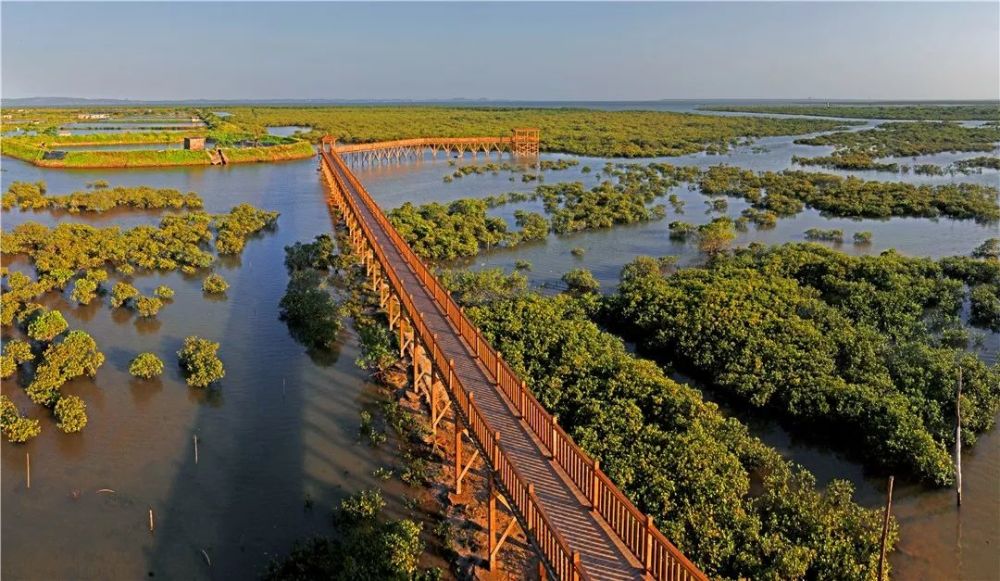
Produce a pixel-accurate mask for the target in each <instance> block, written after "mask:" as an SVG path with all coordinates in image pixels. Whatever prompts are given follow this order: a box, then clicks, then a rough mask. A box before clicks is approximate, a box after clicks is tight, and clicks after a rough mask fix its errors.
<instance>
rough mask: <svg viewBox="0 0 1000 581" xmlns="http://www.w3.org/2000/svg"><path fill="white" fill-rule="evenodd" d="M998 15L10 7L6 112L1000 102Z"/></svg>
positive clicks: (778, 6)
mask: <svg viewBox="0 0 1000 581" xmlns="http://www.w3.org/2000/svg"><path fill="white" fill-rule="evenodd" d="M998 30H1000V3H998V2H984V3H974V4H973V3H968V4H966V3H884V4H876V3H864V4H856V3H833V4H826V3H803V2H797V3H768V4H758V3H735V4H733V3H707V2H700V3H637V4H623V3H614V4H612V3H584V4H576V3H516V4H457V3H443V4H432V3H407V4H396V3H368V4H362V3H347V4H344V3H341V4H333V3H214V4H205V3H160V4H152V3H71V4H54V3H20V2H17V3H10V2H4V3H3V4H2V19H0V33H2V51H3V52H2V68H0V82H2V88H0V92H2V95H3V97H7V98H12V97H30V96H70V97H89V98H98V97H105V98H132V99H195V98H212V99H239V98H257V99H267V98H328V99H369V98H374V99H393V98H400V99H434V98H452V97H467V98H481V97H482V98H493V99H556V100H558V99H580V100H642V99H667V98H675V99H682V98H806V97H814V98H830V99H836V98H858V99H996V98H998V91H1000V88H998V87H1000V56H998V52H1000V49H998V47H1000V32H998Z"/></svg>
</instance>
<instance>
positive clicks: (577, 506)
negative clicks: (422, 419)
mask: <svg viewBox="0 0 1000 581" xmlns="http://www.w3.org/2000/svg"><path fill="white" fill-rule="evenodd" d="M321 156H322V159H321V163H322V164H323V166H324V168H323V169H324V172H326V175H327V177H328V179H330V178H332V179H331V180H330V181H331V183H332V184H334V185H335V187H336V188H337V189H339V190H340V192H339V195H341V196H343V198H344V199H343V200H342V203H343V205H344V208H345V209H346V212H345V214H347V213H352V214H353V215H354V216H353V217H354V219H356V220H358V221H359V222H360V223H361V224H360V225H359V227H358V230H359V231H360V232H362V233H363V234H364V236H365V238H367V239H368V240H367V242H368V243H369V244H371V245H372V246H373V247H377V248H376V251H375V253H374V254H375V255H377V260H378V263H379V267H380V268H382V269H385V270H387V271H391V272H386V273H385V274H386V276H387V277H388V279H389V280H390V281H391V283H392V285H391V286H394V287H395V286H398V287H400V288H395V289H394V291H395V292H397V293H399V294H400V295H402V296H403V298H402V301H403V303H404V304H405V305H407V306H408V309H412V311H411V312H410V316H411V318H412V319H413V320H414V325H415V327H416V329H417V331H418V333H417V334H418V335H419V336H421V337H422V338H427V339H430V341H426V340H425V341H424V342H425V344H426V343H428V342H430V343H434V344H433V345H431V344H427V345H426V349H427V351H428V353H432V357H431V360H432V361H433V362H434V364H435V367H438V368H439V372H440V373H442V374H443V375H442V376H446V377H448V381H447V384H448V386H452V384H454V385H455V386H456V387H453V388H452V389H453V390H454V391H453V393H451V396H452V398H453V399H454V400H455V401H454V403H455V406H456V409H458V410H462V414H463V416H464V418H463V419H464V421H465V422H466V423H467V425H468V426H469V433H470V435H471V436H474V438H475V440H476V444H477V445H478V446H479V447H480V449H481V450H482V451H483V457H484V459H485V460H487V462H489V464H490V465H491V468H492V470H493V471H494V472H495V473H496V474H497V477H496V478H497V480H498V481H499V486H500V487H501V488H502V489H504V490H503V493H504V496H505V497H507V499H508V501H509V503H510V506H511V508H512V510H515V511H516V512H517V513H518V517H519V519H520V520H521V522H522V526H524V524H525V523H526V524H527V528H529V529H532V530H531V531H530V532H529V533H528V534H529V536H530V537H532V541H533V542H534V543H535V545H536V549H538V551H539V552H540V553H541V554H542V556H543V557H545V558H546V560H547V561H548V563H549V565H550V567H551V570H552V571H553V572H554V573H555V574H556V576H558V577H561V578H567V579H578V578H589V579H594V580H604V579H608V580H617V579H638V578H643V577H646V576H648V577H652V578H655V579H681V580H682V579H704V578H705V577H704V575H703V574H702V573H701V572H700V571H698V569H697V568H695V567H694V565H692V564H691V563H690V562H689V561H688V560H687V559H686V558H684V557H683V555H681V554H680V552H679V551H677V549H676V548H674V547H673V545H671V544H670V543H669V541H666V539H665V538H664V537H663V536H662V535H661V534H660V533H659V532H658V531H656V530H655V527H653V526H652V521H651V520H650V519H648V518H645V517H644V516H643V515H642V514H641V513H640V512H639V511H638V510H637V509H635V507H633V506H632V505H631V503H629V502H628V500H627V499H625V498H624V496H623V495H622V494H621V493H620V492H619V491H618V490H617V488H615V487H614V485H613V484H612V483H611V482H610V480H608V479H607V477H606V476H604V475H603V472H601V471H600V469H599V466H598V464H597V463H596V462H594V461H593V460H591V459H589V457H587V456H586V455H585V454H584V453H583V452H582V451H580V450H579V449H578V448H576V446H575V444H573V443H572V440H571V439H570V438H569V437H568V436H566V435H565V433H564V432H562V430H561V428H558V427H557V426H556V424H555V421H554V420H552V419H551V417H550V416H548V415H547V413H546V412H545V411H544V409H542V408H541V406H540V405H539V404H537V401H535V400H534V397H533V396H531V395H530V392H527V390H526V389H525V387H524V385H523V383H520V382H514V383H517V386H516V387H510V385H511V383H512V382H511V381H508V380H509V379H510V378H514V379H515V380H516V377H514V376H513V372H511V371H510V370H509V367H508V366H507V365H506V363H504V362H503V361H502V359H501V358H500V357H499V355H497V354H496V353H495V352H494V351H493V350H492V349H491V348H489V346H488V345H487V344H485V341H484V340H482V339H481V335H480V334H479V332H478V330H476V329H475V327H474V326H472V325H471V323H468V321H467V319H465V316H464V314H462V313H460V311H459V309H458V307H457V305H455V304H454V302H453V301H451V298H450V296H448V295H447V293H446V292H445V291H444V290H443V289H442V288H441V287H440V285H439V283H438V282H437V280H436V279H435V278H434V277H433V275H432V274H430V272H429V271H428V270H427V269H426V267H425V266H424V265H423V264H422V263H420V262H419V261H416V262H415V260H416V259H415V257H414V255H413V252H412V250H410V249H409V247H408V246H406V245H405V242H402V239H401V238H400V237H399V235H398V234H397V233H396V232H395V231H394V230H393V229H392V228H391V226H389V224H388V221H387V220H386V218H385V216H384V214H382V212H381V210H380V209H378V207H377V206H376V205H375V204H374V202H373V201H372V199H371V197H370V195H368V193H367V192H366V191H364V188H363V186H361V184H360V182H359V181H358V180H357V178H356V177H355V176H354V175H353V173H352V172H351V171H350V169H349V168H348V167H347V165H346V164H345V163H344V162H343V160H342V159H340V157H339V155H338V154H337V152H335V151H329V152H327V151H323V152H321ZM371 262H372V264H374V263H375V262H376V258H375V256H373V257H372V259H371ZM366 264H367V263H366ZM414 315H415V316H414ZM456 323H457V324H456ZM470 327H471V329H470ZM470 338H471V339H472V340H471V341H470ZM442 367H443V368H442ZM452 375H453V376H454V378H453V379H452ZM508 376H510V377H508ZM512 396H513V397H512ZM514 400H518V401H514ZM529 400H530V401H529ZM545 418H548V421H549V422H550V424H546V425H542V424H541V423H540V422H543V421H544V420H545ZM539 426H542V427H539ZM546 426H547V427H546ZM540 436H541V437H540ZM484 440H486V441H484ZM570 447H571V448H570ZM581 483H582V484H583V485H582V486H581ZM591 483H592V485H591ZM529 485H531V486H529ZM525 491H527V493H525ZM609 515H610V516H611V517H612V518H610V519H609V518H608V516H609ZM640 520H641V522H639V521H640ZM634 521H635V522H639V524H638V525H636V524H635V522H634ZM611 523H614V524H611ZM549 529H551V530H549ZM648 577H647V578H648Z"/></svg>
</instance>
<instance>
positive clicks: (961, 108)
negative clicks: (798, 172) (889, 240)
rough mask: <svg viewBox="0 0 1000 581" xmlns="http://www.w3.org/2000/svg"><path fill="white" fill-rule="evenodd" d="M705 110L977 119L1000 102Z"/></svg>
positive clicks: (990, 114)
mask: <svg viewBox="0 0 1000 581" xmlns="http://www.w3.org/2000/svg"><path fill="white" fill-rule="evenodd" d="M700 108H701V109H702V110H705V111H729V112H733V113H774V114H781V115H810V116H819V117H847V118H854V119H899V120H904V119H905V120H933V121H976V120H988V119H994V120H995V119H1000V103H995V102H994V103H977V104H967V105H710V106H705V107H700Z"/></svg>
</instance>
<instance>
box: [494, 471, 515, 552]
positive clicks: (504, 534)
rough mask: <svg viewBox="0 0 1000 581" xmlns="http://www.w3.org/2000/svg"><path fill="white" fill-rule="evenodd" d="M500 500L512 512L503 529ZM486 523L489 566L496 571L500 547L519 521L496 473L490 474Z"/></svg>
mask: <svg viewBox="0 0 1000 581" xmlns="http://www.w3.org/2000/svg"><path fill="white" fill-rule="evenodd" d="M498 502H499V503H500V504H502V505H503V506H504V508H506V509H507V510H508V511H509V512H510V520H509V521H507V525H506V526H505V527H504V528H503V530H502V531H501V530H500V527H499V526H498V522H497V521H498V516H499V515H498V512H497V503H498ZM486 523H487V526H486V533H487V535H489V541H488V542H487V543H486V550H487V551H488V553H487V555H488V559H487V566H488V569H489V570H490V571H496V570H497V556H498V555H499V554H500V549H501V548H503V544H504V542H505V541H506V540H507V538H508V537H509V536H510V533H511V532H513V530H514V526H515V525H517V524H518V522H517V517H515V516H514V510H513V508H511V506H510V504H509V503H508V502H507V500H506V499H505V498H504V497H503V496H502V495H501V494H500V490H499V487H498V486H497V481H496V476H495V475H490V477H489V501H488V509H487V516H486ZM498 535H499V536H498Z"/></svg>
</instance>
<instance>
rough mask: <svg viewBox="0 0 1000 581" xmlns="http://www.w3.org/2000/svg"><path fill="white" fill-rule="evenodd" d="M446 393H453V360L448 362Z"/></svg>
mask: <svg viewBox="0 0 1000 581" xmlns="http://www.w3.org/2000/svg"><path fill="white" fill-rule="evenodd" d="M448 391H449V392H451V393H455V360H454V359H449V360H448Z"/></svg>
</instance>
